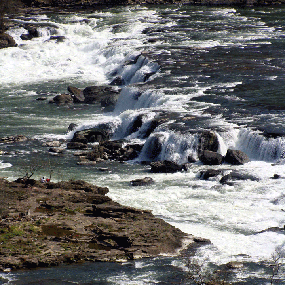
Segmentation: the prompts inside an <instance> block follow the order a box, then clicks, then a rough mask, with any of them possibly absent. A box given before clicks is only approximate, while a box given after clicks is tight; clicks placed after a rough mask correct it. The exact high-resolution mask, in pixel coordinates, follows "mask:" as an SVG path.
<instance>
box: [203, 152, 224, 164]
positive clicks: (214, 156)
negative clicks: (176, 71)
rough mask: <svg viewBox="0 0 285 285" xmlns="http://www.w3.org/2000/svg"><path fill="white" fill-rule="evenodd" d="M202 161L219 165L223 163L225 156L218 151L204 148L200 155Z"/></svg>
mask: <svg viewBox="0 0 285 285" xmlns="http://www.w3.org/2000/svg"><path fill="white" fill-rule="evenodd" d="M199 159H200V161H201V162H202V163H203V164H206V165H219V164H222V163H223V156H222V155H221V154H219V153H217V152H214V151H209V150H204V151H203V152H202V153H201V154H200V156H199Z"/></svg>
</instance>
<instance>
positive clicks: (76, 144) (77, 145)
mask: <svg viewBox="0 0 285 285" xmlns="http://www.w3.org/2000/svg"><path fill="white" fill-rule="evenodd" d="M67 148H68V149H86V148H87V144H85V143H82V142H69V143H67Z"/></svg>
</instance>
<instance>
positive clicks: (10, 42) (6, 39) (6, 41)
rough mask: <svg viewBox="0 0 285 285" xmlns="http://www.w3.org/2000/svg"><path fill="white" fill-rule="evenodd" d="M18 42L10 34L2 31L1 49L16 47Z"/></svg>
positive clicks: (0, 35)
mask: <svg viewBox="0 0 285 285" xmlns="http://www.w3.org/2000/svg"><path fill="white" fill-rule="evenodd" d="M16 46H17V44H16V42H15V40H14V39H13V38H12V37H11V36H10V35H8V34H6V33H2V34H0V49H1V48H8V47H16Z"/></svg>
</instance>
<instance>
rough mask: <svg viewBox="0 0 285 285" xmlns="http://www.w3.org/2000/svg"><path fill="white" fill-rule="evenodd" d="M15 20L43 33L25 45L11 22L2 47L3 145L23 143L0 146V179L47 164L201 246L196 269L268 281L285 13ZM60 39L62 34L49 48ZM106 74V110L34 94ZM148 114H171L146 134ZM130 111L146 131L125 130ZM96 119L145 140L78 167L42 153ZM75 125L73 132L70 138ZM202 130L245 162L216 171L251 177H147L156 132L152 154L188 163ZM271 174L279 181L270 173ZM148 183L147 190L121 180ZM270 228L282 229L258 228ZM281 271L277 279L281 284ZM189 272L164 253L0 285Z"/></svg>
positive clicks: (173, 278) (277, 206) (279, 207)
mask: <svg viewBox="0 0 285 285" xmlns="http://www.w3.org/2000/svg"><path fill="white" fill-rule="evenodd" d="M15 22H16V23H17V24H19V25H21V24H22V25H23V24H26V23H30V24H37V25H38V26H39V28H38V30H39V33H40V36H39V37H36V38H33V39H32V40H30V41H24V40H22V39H21V37H20V36H21V34H24V33H27V30H25V29H24V28H23V27H21V28H19V27H15V28H11V29H10V30H9V34H11V35H12V36H13V37H14V38H15V40H16V42H17V44H18V47H15V48H8V49H2V50H0V66H1V68H0V94H1V96H0V116H1V128H0V137H4V136H8V135H11V136H12V135H18V134H22V135H25V136H27V137H28V138H29V140H28V141H27V142H23V143H16V144H2V145H0V150H2V155H0V170H1V173H0V175H1V176H2V177H8V179H10V180H13V179H15V178H17V177H19V176H20V175H23V171H24V169H25V168H26V167H27V165H31V164H34V163H35V161H37V162H38V161H44V162H45V163H46V169H41V172H38V173H36V174H35V176H37V177H38V178H39V177H40V176H43V175H46V176H47V175H48V174H47V173H48V172H49V171H50V170H51V169H52V170H53V173H52V179H53V180H62V179H65V180H66V179H84V180H86V181H88V182H91V183H94V184H96V185H99V186H107V187H109V189H110V192H109V193H108V195H109V196H110V197H111V198H112V199H114V200H115V201H117V202H119V203H121V204H124V205H129V206H134V207H137V208H142V209H147V210H151V211H152V212H153V214H155V215H156V216H158V217H160V218H162V219H164V220H165V221H167V222H169V223H170V224H172V225H174V226H176V227H178V228H179V229H181V230H182V231H184V232H186V233H189V234H193V235H195V236H199V237H202V238H207V239H210V240H211V244H210V245H206V246H203V247H201V248H199V249H198V250H197V252H196V260H197V263H199V264H203V265H204V266H205V267H206V268H209V267H213V266H222V265H224V264H227V263H228V262H238V263H237V264H243V267H242V268H239V269H235V271H234V272H235V275H234V282H235V283H236V284H270V278H271V276H272V273H271V271H272V267H271V266H270V265H271V264H272V256H273V255H274V254H276V252H278V251H281V253H282V252H284V248H283V246H284V242H285V235H284V230H282V228H283V227H284V225H285V215H284V210H285V190H284V189H285V187H284V186H285V123H284V119H285V118H284V117H285V112H284V110H285V84H284V79H285V75H284V74H285V73H284V71H285V48H284V47H285V8H284V7H275V8H264V7H259V8H244V9H241V8H229V7H227V8H225V7H193V6H167V5H166V6H165V5H163V6H145V7H144V6H125V7H118V8H116V7H114V8H109V9H107V8H106V9H103V10H100V11H86V12H77V13H46V14H43V15H27V16H22V17H19V18H17V19H15ZM55 35H56V36H64V40H63V41H60V42H57V41H55V40H50V37H51V36H55ZM127 61H128V62H129V63H130V62H133V64H126V62H127ZM115 74H116V76H117V75H120V76H121V77H122V78H123V79H124V83H125V84H124V85H123V86H122V91H121V93H120V96H119V99H118V102H117V104H116V107H115V109H114V110H113V111H112V112H102V110H101V107H100V106H98V105H96V104H95V105H87V104H74V105H73V104H72V105H64V106H56V105H54V104H49V103H48V101H40V100H36V99H37V98H39V97H43V96H45V97H47V98H48V100H49V99H52V98H53V97H54V96H55V95H57V94H61V93H67V87H68V86H76V87H78V88H81V89H84V88H85V87H86V86H92V85H103V84H109V83H110V82H111V81H112V80H113V79H114V77H115ZM157 114H169V117H168V120H166V121H165V122H164V123H163V124H161V125H160V126H158V127H157V128H156V129H155V130H154V132H153V133H152V134H151V136H150V137H148V138H145V137H144V136H143V134H144V130H145V129H146V128H147V127H148V126H149V124H150V122H151V120H152V119H153V118H154V117H155V116H156V115H157ZM139 115H140V116H142V118H143V120H142V121H143V122H142V126H141V128H140V129H139V130H137V131H136V132H134V133H132V134H129V133H128V127H129V126H130V124H131V122H133V121H134V120H135V118H136V117H137V116H139ZM186 121H187V122H188V123H185V122H186ZM102 122H104V123H107V124H109V125H110V126H111V128H112V133H113V139H126V140H128V141H130V142H135V143H140V144H144V145H145V147H144V148H143V150H142V152H141V154H140V156H139V158H138V159H136V160H135V161H131V162H128V163H124V164H122V163H116V162H113V163H112V162H102V163H101V164H98V166H97V165H96V166H92V167H91V166H82V165H77V164H76V161H77V160H76V158H75V157H74V156H73V151H71V150H65V152H64V154H63V155H62V156H59V157H58V156H50V155H48V151H47V150H48V148H47V147H44V146H43V144H44V143H45V142H47V141H52V140H62V142H63V145H64V143H65V140H66V139H70V138H72V136H73V133H74V132H75V131H78V130H83V129H87V128H90V127H93V126H96V125H98V124H100V123H102ZM189 122H190V123H189ZM71 123H74V124H76V125H77V127H76V129H75V130H74V131H68V126H69V124H71ZM203 130H212V131H214V132H215V133H216V134H217V135H218V138H219V143H220V147H219V152H220V153H221V154H223V155H225V153H226V151H227V149H228V148H234V149H239V150H242V151H244V152H245V153H246V154H247V155H248V156H249V157H250V159H251V161H250V162H249V163H246V164H244V165H242V166H232V165H228V164H222V165H220V166H216V167H215V169H221V170H222V171H223V173H224V174H227V173H230V172H231V171H237V172H239V173H242V174H245V175H250V176H251V177H254V178H255V179H252V180H238V181H234V182H233V183H230V184H221V183H220V182H219V180H220V179H221V176H218V177H213V178H210V179H209V180H203V179H200V173H201V171H203V170H206V169H209V168H213V167H209V166H206V165H202V164H201V163H200V162H196V163H193V164H191V167H190V169H189V170H187V171H184V172H178V173H173V174H162V173H159V174H156V173H150V172H149V169H150V167H149V166H148V165H146V164H140V163H139V162H141V161H148V160H152V159H153V155H152V154H150V152H149V146H150V144H151V140H152V138H153V136H156V137H158V138H159V140H160V142H161V144H162V149H161V151H160V153H159V154H158V155H157V157H156V158H155V159H156V160H164V159H167V160H173V161H175V162H177V163H185V162H187V160H188V157H189V156H191V157H194V158H197V136H198V134H199V133H200V132H201V131H203ZM5 153H6V154H5ZM101 167H108V169H109V172H108V173H106V172H101V171H99V168H101ZM276 174H277V175H279V176H280V178H279V179H272V177H273V176H274V175H276ZM145 176H150V177H152V178H153V179H154V180H155V184H154V185H151V186H150V187H148V186H145V187H139V188H137V187H132V186H130V181H131V180H133V179H136V178H142V177H145ZM273 227H274V228H275V229H276V228H279V230H277V231H276V230H267V229H269V228H273ZM281 255H282V254H281ZM281 255H280V257H282V256H281ZM279 261H280V262H281V264H282V263H283V262H284V261H283V259H282V258H280V260H279ZM282 268H283V267H282V266H281V269H280V272H279V274H278V275H277V276H276V279H277V280H279V281H281V283H282V282H285V281H284V280H285V275H284V270H282ZM186 271H187V266H186V265H185V260H184V259H183V258H179V257H178V258H174V257H159V258H156V259H147V260H141V261H134V262H128V263H124V264H101V263H98V264H84V265H76V266H70V267H66V266H65V267H59V268H49V269H40V270H33V271H27V272H17V273H9V274H3V275H1V276H3V278H4V279H3V281H1V280H0V284H187V282H190V281H189V280H187V278H186V276H185V275H186ZM5 280H6V281H5ZM7 280H9V281H7ZM1 282H2V283H1ZM171 282H173V283H171Z"/></svg>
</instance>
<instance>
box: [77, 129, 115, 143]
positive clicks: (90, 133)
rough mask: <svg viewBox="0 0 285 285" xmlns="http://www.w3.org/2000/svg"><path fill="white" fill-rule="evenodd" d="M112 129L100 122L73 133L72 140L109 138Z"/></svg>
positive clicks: (89, 140)
mask: <svg viewBox="0 0 285 285" xmlns="http://www.w3.org/2000/svg"><path fill="white" fill-rule="evenodd" d="M111 134H112V129H111V127H110V125H109V124H100V125H98V126H96V127H94V128H92V129H87V130H83V131H78V132H75V133H74V136H73V138H72V142H82V143H88V142H92V143H93V142H101V141H107V140H109V139H110V137H111Z"/></svg>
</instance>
